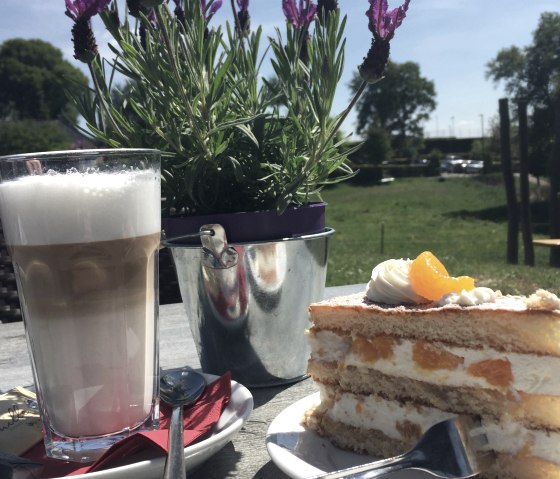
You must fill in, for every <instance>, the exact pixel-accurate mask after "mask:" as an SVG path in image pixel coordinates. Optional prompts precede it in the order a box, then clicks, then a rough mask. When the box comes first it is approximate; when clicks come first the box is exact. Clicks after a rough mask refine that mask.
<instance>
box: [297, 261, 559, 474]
mask: <svg viewBox="0 0 560 479" xmlns="http://www.w3.org/2000/svg"><path fill="white" fill-rule="evenodd" d="M423 255H424V257H423V258H421V257H419V258H417V259H416V260H414V261H411V260H389V261H386V262H384V263H381V264H380V265H378V266H377V267H376V268H375V269H374V270H373V272H372V279H371V281H370V282H369V284H368V287H367V291H365V292H364V293H359V294H354V295H349V296H345V297H339V298H334V299H331V300H328V301H323V302H319V303H315V304H313V305H311V306H310V318H311V321H312V323H313V326H312V328H311V329H310V330H309V332H308V338H309V342H310V345H311V357H310V360H309V367H308V369H309V373H310V374H311V376H312V377H313V379H314V381H316V383H317V384H318V385H319V388H320V391H321V403H320V405H318V406H317V408H315V409H314V410H313V411H310V412H309V414H308V415H307V416H306V419H305V421H306V424H307V426H309V427H311V428H313V429H315V430H316V431H317V432H319V433H320V434H322V435H325V436H327V437H329V438H330V439H331V440H332V441H333V442H334V443H335V444H337V445H338V446H340V447H343V448H347V449H352V450H354V451H357V452H364V453H369V454H371V455H374V456H382V457H388V456H393V455H397V454H400V453H403V452H405V451H406V450H408V449H409V448H410V447H412V446H413V445H414V444H415V443H416V442H417V441H418V439H419V438H420V436H421V434H422V433H423V432H425V431H426V429H427V428H428V427H430V426H431V425H432V424H434V423H436V422H439V421H440V420H444V419H447V418H449V417H452V416H455V415H461V414H465V415H470V416H476V417H479V418H480V419H481V424H482V426H481V430H482V431H483V432H485V433H486V435H487V438H488V444H487V445H486V446H485V447H484V450H483V451H481V452H484V453H488V454H491V455H493V458H492V460H491V461H490V467H489V468H488V469H487V470H486V471H485V472H484V473H483V475H482V477H485V478H502V479H504V478H516V479H528V478H531V479H540V478H560V309H559V308H560V300H559V299H558V297H557V296H555V295H554V294H552V293H549V292H547V291H543V290H539V291H537V292H536V293H535V294H533V295H531V296H529V297H523V296H505V295H502V294H501V293H500V292H496V291H492V290H490V289H488V288H475V287H474V281H471V282H469V280H470V278H469V279H462V280H460V281H459V282H458V283H457V282H454V281H447V279H446V275H447V271H445V268H443V266H442V265H441V263H439V262H438V261H437V259H436V258H435V257H433V255H431V254H430V253H428V254H427V256H426V253H423ZM421 256H422V255H421ZM418 261H420V262H424V263H425V264H427V266H428V271H427V272H426V270H425V268H424V272H423V273H422V276H423V277H422V280H421V283H422V282H423V284H420V285H419V286H418V281H417V280H415V279H414V276H412V277H411V272H413V270H414V268H415V267H417V266H418ZM433 265H435V267H434V268H432V266H433ZM434 271H435V272H434ZM426 277H428V280H426ZM440 277H443V280H444V281H443V283H446V282H447V283H456V284H454V287H455V286H457V285H459V286H461V285H464V284H467V287H469V289H468V290H467V289H457V290H455V291H453V290H452V291H447V293H445V290H446V289H449V284H447V286H443V287H436V288H435V291H431V292H430V291H429V287H428V289H426V285H427V284H429V283H430V281H431V280H434V281H436V282H437V281H439V280H440V279H441V278H440ZM447 277H448V276H447ZM448 279H449V280H457V279H458V278H450V277H448ZM465 281H466V283H465ZM440 282H441V281H440ZM440 286H441V285H440ZM438 288H439V289H438ZM442 288H443V289H442ZM419 292H421V293H422V294H419ZM441 292H444V294H443V295H442V296H441V297H440V298H439V299H438V300H437V301H436V300H434V299H430V298H429V297H426V296H431V297H432V298H434V297H435V296H437V295H439V294H440V293H441Z"/></svg>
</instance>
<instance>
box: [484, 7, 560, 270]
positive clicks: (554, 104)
mask: <svg viewBox="0 0 560 479" xmlns="http://www.w3.org/2000/svg"><path fill="white" fill-rule="evenodd" d="M559 51H560V14H558V13H552V12H545V13H543V14H542V15H541V17H540V19H539V24H538V26H537V29H536V30H535V31H534V32H533V42H532V44H531V45H529V46H527V47H525V48H523V49H519V48H517V47H510V48H508V49H505V50H501V51H500V52H499V53H498V55H497V56H496V58H495V59H494V60H492V61H491V62H489V63H488V65H487V71H486V76H487V77H488V78H492V79H493V80H494V82H496V83H498V82H501V81H503V82H504V83H505V88H506V91H507V92H508V93H509V94H510V95H512V96H513V97H514V98H515V99H516V100H518V103H519V104H523V105H525V104H527V105H530V107H531V114H530V120H531V121H530V122H528V123H530V124H529V125H528V138H529V141H528V142H527V143H528V144H530V145H531V151H529V152H524V154H526V156H527V157H528V159H529V163H530V165H529V171H530V172H531V173H532V174H534V175H540V174H542V172H543V166H544V165H547V166H548V168H547V170H548V176H549V179H550V197H549V221H550V225H549V226H550V228H549V233H550V235H551V236H552V237H556V238H557V237H558V235H559V234H560V218H559V216H560V215H559V212H560V198H559V192H560V174H559V171H560V55H558V52H559ZM550 264H551V265H554V266H559V265H560V253H559V252H557V251H555V250H554V249H553V250H552V251H551V255H550Z"/></svg>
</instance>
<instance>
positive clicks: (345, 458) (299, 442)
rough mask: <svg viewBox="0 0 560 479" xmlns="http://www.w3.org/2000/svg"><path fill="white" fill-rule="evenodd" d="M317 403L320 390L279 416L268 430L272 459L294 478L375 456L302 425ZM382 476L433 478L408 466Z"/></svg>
mask: <svg viewBox="0 0 560 479" xmlns="http://www.w3.org/2000/svg"><path fill="white" fill-rule="evenodd" d="M318 403H319V393H315V394H312V395H310V396H307V397H305V398H303V399H300V400H299V401H298V402H296V403H294V404H292V405H291V406H289V407H287V408H286V409H284V411H282V412H281V413H280V414H279V415H278V416H276V418H275V419H274V421H272V423H271V424H270V426H269V428H268V431H267V434H266V447H267V449H268V453H269V455H270V457H271V459H272V461H273V462H274V463H275V464H276V465H277V466H278V468H279V469H281V470H282V471H283V472H284V473H285V474H287V475H288V476H290V477H292V478H293V479H305V478H307V477H311V476H314V475H318V474H323V473H325V472H332V471H336V470H338V469H344V468H347V467H352V466H357V465H359V464H364V463H366V462H370V461H372V460H373V458H372V457H370V456H366V455H362V454H355V453H353V452H348V451H343V450H342V449H339V448H337V447H336V446H334V445H333V444H331V442H330V441H329V440H328V439H325V438H323V437H321V436H319V435H318V434H316V433H315V432H313V431H311V430H309V429H307V428H305V427H304V426H302V424H301V420H302V418H303V415H304V414H305V412H306V411H307V410H308V409H309V408H311V407H312V406H313V405H314V404H318ZM383 477H387V478H389V477H391V478H392V479H427V478H432V479H433V477H434V476H432V475H429V474H427V473H424V472H420V471H412V470H409V471H402V472H398V473H395V474H391V475H386V476H383Z"/></svg>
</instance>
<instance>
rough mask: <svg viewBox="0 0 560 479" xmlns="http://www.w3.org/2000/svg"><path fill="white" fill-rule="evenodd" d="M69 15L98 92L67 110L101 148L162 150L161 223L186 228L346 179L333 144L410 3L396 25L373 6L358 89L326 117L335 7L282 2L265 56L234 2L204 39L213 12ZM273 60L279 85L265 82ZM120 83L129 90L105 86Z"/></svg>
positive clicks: (73, 5)
mask: <svg viewBox="0 0 560 479" xmlns="http://www.w3.org/2000/svg"><path fill="white" fill-rule="evenodd" d="M65 1H66V14H67V15H68V16H69V17H70V18H71V19H72V20H73V21H74V26H73V28H72V34H73V37H72V39H73V42H74V49H75V57H76V58H77V59H79V60H81V61H83V62H85V63H87V64H88V66H89V69H90V73H91V76H92V80H93V86H92V88H89V89H88V90H87V91H84V92H83V93H82V94H81V95H79V96H78V97H76V98H75V101H76V104H77V106H78V108H79V110H80V112H81V114H82V115H83V117H84V119H85V127H84V132H85V133H86V134H89V135H90V136H91V137H92V138H94V139H95V140H97V141H98V142H100V143H102V144H104V145H107V146H110V147H146V148H157V149H160V150H161V151H162V153H163V167H162V177H163V183H162V187H163V191H162V196H163V197H164V198H165V200H164V204H163V214H165V215H193V214H204V213H214V212H230V211H253V210H262V209H276V210H277V211H278V212H280V213H281V212H282V211H284V209H285V208H286V207H288V206H290V205H301V204H305V203H308V202H310V201H313V200H317V199H320V192H321V189H322V188H323V187H324V186H325V185H327V184H330V183H333V182H338V181H342V180H344V179H347V178H348V177H350V176H352V175H353V172H352V170H351V168H350V167H349V166H348V164H347V157H348V155H349V154H350V153H351V152H352V150H348V149H346V148H344V143H345V140H346V139H345V138H339V136H338V135H337V132H338V131H339V129H340V127H341V125H342V123H343V121H344V119H345V118H346V117H347V115H348V113H349V112H350V110H351V108H352V107H353V106H354V104H355V103H356V101H357V99H358V98H359V96H360V95H361V93H362V92H363V90H364V89H365V87H366V85H367V82H372V81H378V80H379V79H380V78H381V77H382V75H383V70H384V68H385V64H386V63H387V60H388V52H389V42H390V40H391V39H392V37H393V35H394V31H395V29H396V28H397V27H398V26H399V25H400V24H401V23H402V19H403V18H404V16H405V14H406V11H407V8H408V3H409V1H410V0H406V1H405V4H404V5H403V6H402V7H399V8H398V9H395V10H391V11H388V9H387V0H369V2H370V8H369V9H368V11H367V15H368V18H369V19H370V29H371V30H372V32H373V43H372V47H371V49H370V51H369V53H368V55H367V56H366V57H365V59H364V63H363V65H362V66H361V67H360V73H361V75H362V77H363V78H364V83H363V85H362V87H361V88H360V90H359V91H358V93H357V94H356V96H355V97H354V98H353V99H352V101H351V102H350V104H349V106H348V107H347V108H346V109H345V110H344V111H342V112H341V113H339V114H337V115H334V116H333V115H332V108H333V101H334V98H335V94H336V90H337V87H338V84H339V82H340V79H341V76H342V71H343V67H344V46H345V39H344V28H345V24H346V18H345V17H344V18H342V17H341V15H340V12H339V9H338V5H337V2H336V0H319V1H318V3H317V4H315V3H314V2H312V1H311V0H298V1H297V2H296V0H282V10H283V12H284V14H285V16H286V27H285V30H283V31H281V30H280V29H278V30H277V31H276V36H275V37H274V38H270V39H268V42H266V45H264V46H263V43H265V42H263V40H262V28H261V27H260V26H257V28H255V29H252V28H251V22H250V12H249V0H230V4H231V5H230V6H231V9H232V22H231V24H230V23H227V24H226V25H225V27H220V26H213V25H212V17H213V15H214V14H215V13H216V11H217V10H218V9H219V8H223V5H222V0H173V2H172V3H169V2H168V1H167V0H128V1H127V4H126V5H127V8H126V11H125V12H120V11H119V10H118V6H117V2H116V1H114V0H113V1H112V2H110V0H65ZM96 14H99V15H100V16H101V18H102V20H103V23H104V25H105V27H106V29H107V31H108V33H109V34H110V36H111V42H110V44H109V47H110V49H111V51H112V54H113V58H111V59H103V58H101V57H100V55H99V53H98V49H97V45H96V41H95V37H94V35H93V32H92V29H91V18H92V16H94V15H96ZM263 50H264V51H263ZM380 52H381V53H380ZM269 59H270V62H271V65H272V68H273V71H274V75H275V79H274V81H271V80H270V79H268V80H267V79H266V78H263V76H262V74H261V71H260V70H261V67H262V65H263V62H264V61H268V60H269ZM117 72H118V73H119V74H120V76H122V77H124V78H125V79H126V80H127V82H126V85H125V86H124V87H123V86H120V87H119V86H115V85H114V82H115V80H114V78H115V73H117ZM119 89H120V90H121V91H120V92H119Z"/></svg>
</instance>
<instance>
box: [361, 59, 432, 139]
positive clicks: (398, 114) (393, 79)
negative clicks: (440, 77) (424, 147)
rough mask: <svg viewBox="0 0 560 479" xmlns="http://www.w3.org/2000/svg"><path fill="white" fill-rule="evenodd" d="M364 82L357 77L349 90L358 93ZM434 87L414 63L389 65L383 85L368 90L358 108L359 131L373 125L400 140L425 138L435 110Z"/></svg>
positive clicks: (370, 87) (375, 85)
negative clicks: (425, 126)
mask: <svg viewBox="0 0 560 479" xmlns="http://www.w3.org/2000/svg"><path fill="white" fill-rule="evenodd" d="M360 83H361V80H360V78H359V76H358V75H357V74H355V75H354V78H353V79H352V81H351V83H350V86H351V88H352V89H353V90H354V91H355V90H356V89H357V88H358V86H359V84H360ZM435 97H436V93H435V87H434V83H433V82H432V81H430V80H427V79H426V78H424V77H422V76H421V75H420V66H419V65H418V64H417V63H414V62H406V63H394V62H391V61H390V62H389V63H388V64H387V68H386V70H385V76H384V78H383V79H382V80H381V81H378V82H377V83H373V84H371V85H369V86H368V88H367V89H366V91H365V92H364V94H363V95H362V97H361V99H360V100H359V102H358V104H357V109H358V124H357V131H358V133H362V132H364V131H366V130H367V129H368V128H369V127H370V126H371V125H372V124H373V125H375V126H376V127H379V128H383V129H385V130H386V131H387V132H388V133H389V134H391V135H396V136H398V137H400V138H401V139H404V138H406V137H407V136H411V137H420V136H422V126H421V125H422V122H424V121H425V120H427V119H428V118H429V116H430V113H431V112H432V111H433V110H434V109H435V107H436V101H435Z"/></svg>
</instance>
